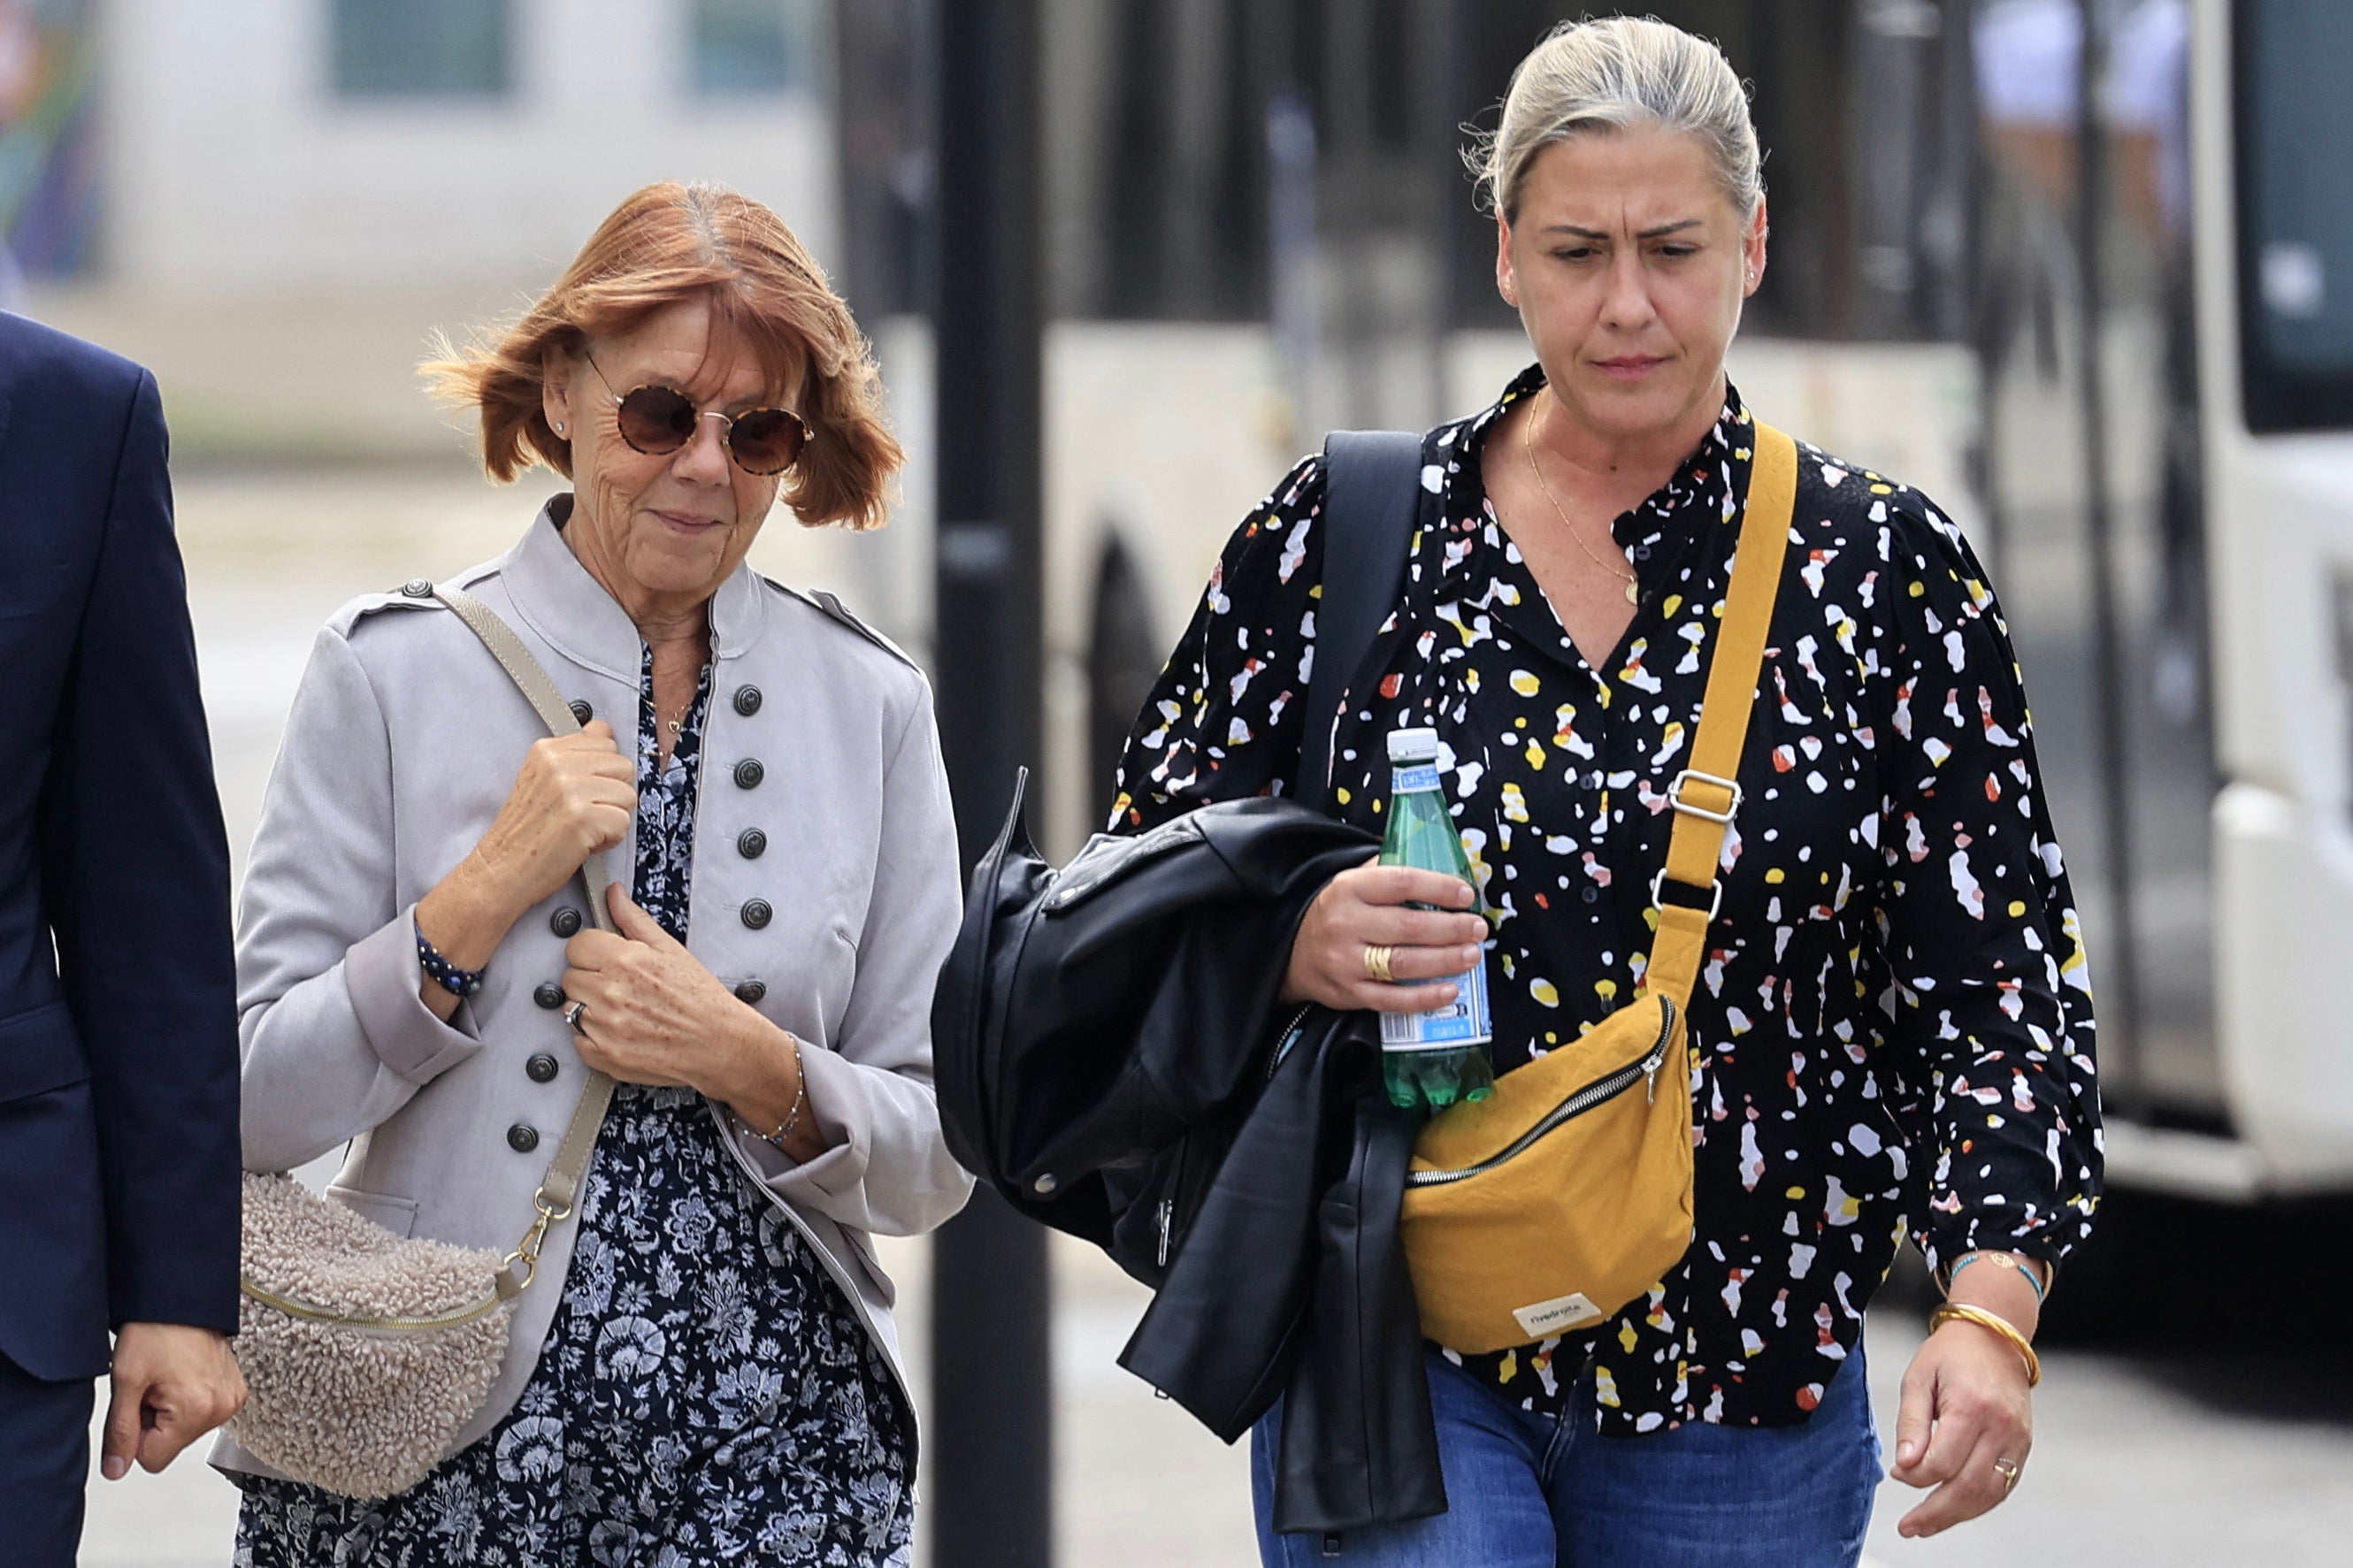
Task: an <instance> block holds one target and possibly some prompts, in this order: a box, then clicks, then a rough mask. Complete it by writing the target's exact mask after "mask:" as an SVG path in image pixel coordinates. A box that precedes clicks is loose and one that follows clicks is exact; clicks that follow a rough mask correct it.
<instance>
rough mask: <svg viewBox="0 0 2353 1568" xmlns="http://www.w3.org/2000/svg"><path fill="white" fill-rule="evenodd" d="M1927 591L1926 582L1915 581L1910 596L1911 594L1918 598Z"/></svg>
mask: <svg viewBox="0 0 2353 1568" xmlns="http://www.w3.org/2000/svg"><path fill="white" fill-rule="evenodd" d="M1927 591H1928V584H1926V583H1915V584H1912V596H1913V597H1914V598H1915V599H1916V598H1919V597H1920V596H1921V595H1924V594H1926V592H1927Z"/></svg>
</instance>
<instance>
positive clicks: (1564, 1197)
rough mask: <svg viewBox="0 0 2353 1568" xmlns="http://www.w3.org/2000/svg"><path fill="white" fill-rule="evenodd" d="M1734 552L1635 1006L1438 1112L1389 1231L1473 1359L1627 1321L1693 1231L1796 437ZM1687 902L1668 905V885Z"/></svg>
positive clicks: (1767, 459)
mask: <svg viewBox="0 0 2353 1568" xmlns="http://www.w3.org/2000/svg"><path fill="white" fill-rule="evenodd" d="M1755 449H1756V454H1757V457H1756V467H1755V468H1754V470H1753V472H1752V474H1751V476H1750V479H1749V485H1748V504H1747V508H1746V515H1745V516H1744V517H1743V518H1742V520H1741V527H1740V544H1739V550H1738V552H1737V554H1736V558H1735V561H1734V564H1733V569H1732V584H1731V587H1730V588H1729V590H1728V591H1727V592H1726V594H1725V611H1724V619H1723V623H1722V625H1721V626H1719V627H1718V628H1717V630H1716V634H1715V657H1714V658H1713V659H1712V660H1711V662H1710V663H1709V666H1708V671H1707V691H1706V695H1705V697H1704V699H1703V700H1702V701H1701V705H1700V721H1699V731H1698V733H1697V735H1696V736H1695V737H1694V741H1693V743H1692V753H1691V764H1690V766H1689V767H1687V768H1685V769H1684V770H1683V773H1680V774H1678V775H1677V776H1676V778H1675V781H1674V783H1673V784H1672V785H1671V786H1670V787H1669V789H1668V792H1667V794H1668V796H1669V798H1670V799H1671V800H1672V802H1673V805H1674V811H1675V822H1674V827H1673V830H1672V833H1671V834H1670V835H1669V837H1668V840H1667V863H1666V866H1665V868H1663V869H1662V871H1661V872H1660V874H1659V877H1658V879H1656V880H1654V881H1653V882H1652V883H1651V905H1652V907H1653V909H1654V910H1655V912H1656V914H1657V916H1658V935H1657V937H1656V938H1655V940H1654V941H1653V942H1652V944H1651V962H1650V965H1649V967H1648V968H1646V969H1645V970H1644V971H1643V974H1642V984H1641V989H1640V990H1639V991H1638V992H1637V994H1635V997H1634V999H1633V1000H1632V1001H1630V1002H1629V1003H1628V1004H1627V1005H1625V1006H1624V1007H1621V1008H1620V1009H1619V1010H1618V1011H1617V1012H1615V1013H1612V1014H1611V1015H1610V1016H1609V1017H1607V1018H1604V1019H1603V1020H1602V1021H1601V1023H1600V1024H1599V1026H1597V1027H1595V1028H1594V1029H1592V1030H1590V1031H1589V1032H1588V1033H1587V1034H1586V1035H1584V1036H1583V1037H1580V1038H1578V1039H1577V1040H1574V1041H1572V1042H1570V1043H1569V1044H1567V1045H1565V1046H1562V1047H1558V1048H1556V1049H1555V1050H1552V1051H1548V1052H1546V1054H1545V1055H1543V1056H1541V1057H1538V1058H1536V1059H1535V1061H1533V1062H1530V1063H1529V1064H1528V1065H1527V1066H1525V1067H1524V1068H1520V1069H1519V1070H1518V1071H1516V1072H1510V1073H1506V1074H1504V1076H1503V1078H1502V1079H1498V1080H1497V1082H1496V1084H1495V1092H1494V1093H1493V1095H1491V1096H1489V1097H1488V1098H1487V1099H1486V1100H1481V1101H1478V1102H1476V1103H1472V1102H1468V1101H1465V1102H1461V1103H1458V1104H1456V1105H1454V1106H1451V1107H1450V1108H1449V1109H1447V1110H1444V1111H1441V1112H1440V1114H1438V1115H1437V1116H1435V1117H1432V1118H1431V1119H1430V1122H1429V1124H1428V1125H1427V1126H1425V1127H1424V1128H1423V1129H1422V1131H1421V1136H1420V1138H1419V1140H1418V1141H1417V1142H1416V1143H1415V1145H1414V1155H1413V1163H1412V1166H1411V1168H1410V1169H1409V1172H1408V1173H1407V1176H1406V1191H1405V1202H1404V1207H1403V1210H1402V1213H1401V1215H1400V1218H1399V1222H1398V1225H1399V1230H1400V1233H1401V1234H1402V1236H1403V1237H1404V1241H1405V1250H1406V1261H1407V1265H1408V1267H1409V1268H1410V1269H1411V1271H1412V1274H1413V1291H1414V1299H1415V1300H1416V1302H1417V1303H1418V1305H1419V1308H1420V1310H1421V1327H1422V1332H1423V1333H1424V1334H1426V1335H1427V1336H1429V1337H1430V1339H1433V1340H1436V1341H1437V1342H1439V1343H1440V1344H1442V1345H1446V1346H1448V1347H1450V1348H1451V1349H1454V1350H1458V1351H1462V1352H1473V1353H1484V1352H1491V1351H1500V1350H1504V1349H1507V1348H1509V1347H1511V1346H1514V1345H1524V1344H1532V1343H1534V1342H1536V1341H1538V1340H1542V1339H1546V1338H1549V1337H1551V1336H1553V1335H1556V1334H1560V1333H1564V1332H1567V1331H1570V1330H1573V1329H1579V1328H1585V1327H1588V1326H1590V1325H1592V1324H1595V1323H1599V1322H1602V1321H1606V1320H1608V1319H1609V1318H1612V1317H1614V1316H1616V1315H1617V1314H1618V1312H1619V1311H1620V1310H1623V1309H1624V1307H1625V1306H1626V1304H1627V1303H1628V1302H1630V1301H1632V1300H1634V1299H1635V1298H1637V1297H1639V1296H1641V1294H1642V1293H1643V1292H1644V1291H1646V1290H1648V1289H1651V1286H1652V1285H1654V1284H1656V1283H1657V1282H1658V1281H1659V1280H1660V1279H1663V1278H1664V1277H1665V1276H1666V1274H1667V1272H1668V1270H1670V1269H1672V1268H1674V1267H1675V1265H1676V1264H1677V1263H1679V1262H1680V1261H1682V1259H1683V1254H1684V1252H1685V1251H1687V1250H1689V1248H1690V1247H1691V1238H1692V1099H1691V1053H1690V1048H1689V1046H1688V1044H1687V1042H1686V1040H1685V1037H1684V1034H1683V1012H1684V1009H1685V1008H1686V1007H1687V1006H1688V1005H1689V1004H1690V1001H1691V994H1692V986H1693V984H1694V982H1695V981H1696V980H1697V978H1698V975H1699V966H1700V963H1701V960H1702V959H1703V957H1704V955H1705V952H1706V946H1707V927H1708V922H1709V921H1710V920H1711V919H1713V918H1714V916H1715V906H1716V904H1717V903H1718V902H1719V901H1720V900H1721V899H1722V897H1723V888H1722V886H1721V885H1720V884H1719V883H1718V882H1717V880H1716V874H1717V862H1718V859H1719V857H1720V855H1721V853H1722V850H1723V847H1724V835H1725V828H1726V827H1727V826H1730V825H1731V822H1732V819H1733V816H1734V815H1735V814H1736V812H1738V810H1739V809H1740V786H1739V784H1737V783H1736V782H1735V780H1736V777H1737V775H1738V773H1739V772H1740V752H1741V747H1742V745H1743V743H1744V742H1745V741H1746V737H1747V732H1748V713H1749V709H1750V707H1751V706H1752V704H1753V703H1754V701H1755V699H1756V695H1757V672H1758V670H1759V668H1761V666H1762V663H1763V659H1764V654H1765V637H1766V634H1767V630H1768V629H1769V628H1770V626H1771V625H1772V620H1773V601H1774V598H1775V596H1776V595H1777V593H1778V589H1779V587H1780V581H1781V561H1782V556H1783V554H1784V552H1785V548H1786V546H1787V545H1788V542H1789V521H1790V514H1791V511H1792V510H1793V508H1794V506H1795V503H1796V500H1797V475H1798V451H1797V447H1796V444H1795V443H1793V442H1792V441H1791V440H1790V439H1789V438H1788V437H1787V436H1784V435H1782V434H1781V433H1780V432H1779V431H1778V430H1773V429H1768V428H1767V427H1766V426H1761V425H1760V426H1757V438H1756V448H1755ZM1670 886H1672V887H1673V888H1674V889H1676V891H1677V894H1678V897H1677V899H1676V900H1673V901H1670V900H1668V899H1667V898H1666V896H1665V893H1666V889H1667V888H1668V887H1670Z"/></svg>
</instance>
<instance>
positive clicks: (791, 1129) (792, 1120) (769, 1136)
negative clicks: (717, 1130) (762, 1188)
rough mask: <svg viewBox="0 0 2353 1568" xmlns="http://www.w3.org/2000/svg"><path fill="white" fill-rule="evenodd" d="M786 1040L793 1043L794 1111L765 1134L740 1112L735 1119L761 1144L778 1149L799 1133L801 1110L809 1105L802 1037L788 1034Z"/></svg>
mask: <svg viewBox="0 0 2353 1568" xmlns="http://www.w3.org/2000/svg"><path fill="white" fill-rule="evenodd" d="M785 1038H786V1039H787V1040H790V1041H791V1042H792V1043H793V1107H792V1109H791V1110H788V1111H786V1113H785V1119H784V1121H780V1122H778V1123H777V1124H776V1131H774V1132H763V1131H760V1130H759V1129H758V1128H756V1127H754V1126H753V1125H752V1124H751V1123H750V1122H748V1121H744V1118H743V1115H742V1114H741V1113H740V1112H739V1113H737V1115H736V1117H735V1120H736V1121H743V1122H744V1131H746V1132H749V1133H750V1134H751V1135H752V1136H753V1137H754V1138H757V1139H758V1140H759V1141H760V1142H763V1143H767V1144H770V1145H773V1146H774V1147H776V1148H778V1149H782V1148H783V1147H784V1146H785V1142H786V1139H789V1138H790V1137H791V1136H792V1135H793V1134H794V1133H795V1132H796V1131H799V1129H800V1124H801V1109H802V1107H804V1106H806V1105H807V1104H808V1079H807V1078H806V1077H804V1076H803V1075H802V1073H801V1040H800V1037H799V1036H798V1035H793V1034H787V1035H786V1037H785Z"/></svg>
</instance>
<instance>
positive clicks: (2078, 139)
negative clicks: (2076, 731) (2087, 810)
mask: <svg viewBox="0 0 2353 1568" xmlns="http://www.w3.org/2000/svg"><path fill="white" fill-rule="evenodd" d="M2099 11H2100V7H2099V5H2098V3H2097V0H2077V7H2076V13H2077V16H2078V17H2079V18H2080V26H2081V27H2082V29H2083V32H2082V37H2081V40H2080V43H2079V47H2078V51H2077V56H2076V72H2075V92H2076V99H2075V251H2076V265H2077V267H2078V268H2079V279H2080V293H2081V296H2082V299H2081V310H2082V314H2083V321H2082V326H2081V331H2082V343H2081V347H2080V350H2079V353H2080V356H2081V358H2082V360H2083V372H2082V374H2083V378H2084V384H2083V412H2084V529H2085V531H2086V532H2087V533H2089V535H2090V536H2091V540H2090V542H2091V546H2092V642H2093V646H2092V660H2093V664H2092V679H2093V692H2094V701H2095V702H2096V703H2097V705H2098V708H2099V727H2100V795H2101V802H2100V804H2101V806H2102V808H2103V809H2102V811H2101V814H2100V815H2101V818H2102V823H2101V826H2102V827H2103V828H2104V830H2105V831H2104V832H2103V833H2102V836H2101V847H2102V849H2103V850H2104V851H2105V855H2106V858H2107V862H2108V865H2107V873H2108V874H2107V878H2106V881H2107V884H2108V896H2109V898H2110V900H2112V901H2113V904H2114V907H2115V910H2116V914H2115V918H2114V919H2113V920H2112V921H2110V924H2109V929H2108V931H2107V932H2106V937H2105V940H2106V942H2107V951H2106V952H2105V954H2103V956H2102V957H2101V959H2100V963H2101V966H2102V968H2103V969H2105V971H2106V973H2107V974H2108V976H2109V977H2110V978H2109V980H2108V982H2107V983H2106V984H2103V985H2102V986H2101V987H2100V1023H2101V1030H2100V1044H2101V1047H2102V1050H2103V1052H2107V1051H2111V1050H2113V1049H2114V1048H2115V1047H2116V1046H2117V1045H2119V1044H2121V1045H2122V1046H2123V1047H2124V1050H2123V1054H2122V1056H2121V1058H2119V1065H2121V1066H2122V1068H2124V1070H2123V1071H2122V1072H2119V1073H2117V1074H2116V1077H2115V1078H2114V1079H2108V1080H2106V1085H2105V1087H2106V1090H2107V1093H2108V1095H2109V1096H2110V1098H2111V1100H2114V1101H2122V1100H2126V1098H2127V1097H2129V1096H2130V1095H2131V1094H2132V1093H2133V1092H2134V1091H2135V1090H2136V1089H2140V1088H2142V1087H2143V1086H2145V1084H2146V1082H2147V1079H2146V1078H2145V1076H2144V1075H2143V1074H2142V1073H2141V1072H2140V1071H2138V1070H2137V1068H2138V1066H2139V1063H2138V1060H2137V1048H2138V1046H2139V1043H2140V1041H2139V1035H2138V1031H2137V1024H2138V1022H2139V1018H2138V1005H2139V1000H2140V944H2139V942H2138V940H2137V934H2136V932H2135V930H2134V921H2133V863H2132V856H2133V828H2132V758H2131V754H2130V752H2129V750H2128V748H2129V747H2130V746H2131V744H2132V730H2131V724H2130V715H2129V714H2128V713H2127V712H2126V703H2127V702H2128V701H2129V700H2130V688H2129V686H2128V685H2127V684H2126V679H2125V650H2124V624H2123V620H2122V617H2121V616H2119V614H2118V611H2117V605H2116V584H2117V580H2118V577H2119V575H2120V574H2121V573H2122V571H2123V564H2122V563H2121V562H2119V561H2118V560H2117V557H2116V523H2115V517H2114V511H2113V508H2112V506H2111V504H2110V501H2109V497H2108V413H2107V406H2108V405H2107V389H2106V386H2105V384H2104V382H2103V380H2102V375H2103V362H2102V356H2101V353H2100V322H2101V317H2102V314H2103V312H2104V310H2105V299H2106V293H2105V289H2103V288H2102V287H2101V277H2100V237H2101V234H2102V231H2103V229H2104V227H2105V225H2104V223H2103V221H2102V220H2103V217H2104V216H2105V210H2106V206H2107V160H2106V158H2105V156H2104V153H2105V139H2104V138H2103V136H2102V134H2101V130H2100V116H2099V91H2100V76H2101V71H2100V67H2101V61H2102V56H2103V54H2104V51H2103V50H2102V48H2101V47H2100V26H2099ZM2104 1066H2105V1063H2104ZM2104 1076H2105V1075H2104Z"/></svg>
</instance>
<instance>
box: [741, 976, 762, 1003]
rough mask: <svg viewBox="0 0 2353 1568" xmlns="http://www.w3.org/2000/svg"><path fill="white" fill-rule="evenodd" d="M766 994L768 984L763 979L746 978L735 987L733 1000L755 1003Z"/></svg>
mask: <svg viewBox="0 0 2353 1568" xmlns="http://www.w3.org/2000/svg"><path fill="white" fill-rule="evenodd" d="M766 994H768V984H767V982H766V981H765V980H746V981H744V982H742V983H740V984H737V985H736V987H735V1000H737V1001H738V1002H743V1003H747V1004H753V1005H756V1004H757V1003H758V1002H759V1000H760V998H761V997H763V996H765V995H766Z"/></svg>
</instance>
